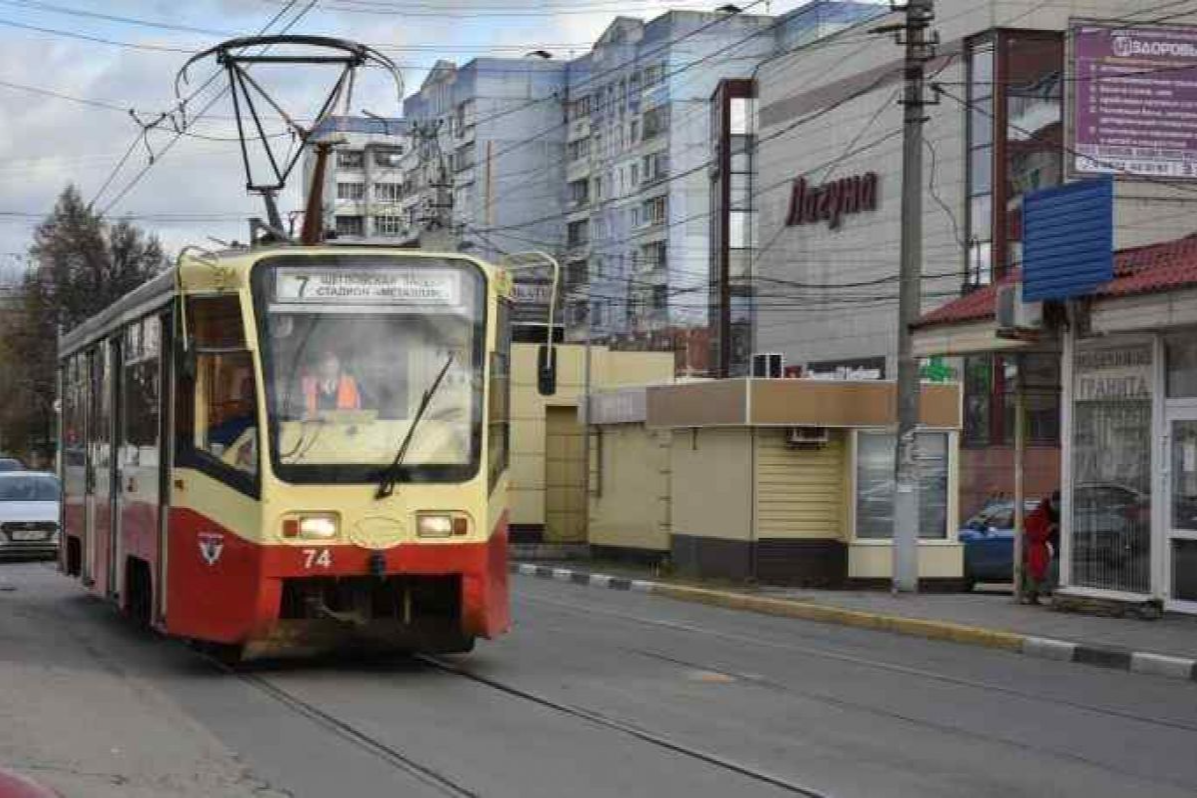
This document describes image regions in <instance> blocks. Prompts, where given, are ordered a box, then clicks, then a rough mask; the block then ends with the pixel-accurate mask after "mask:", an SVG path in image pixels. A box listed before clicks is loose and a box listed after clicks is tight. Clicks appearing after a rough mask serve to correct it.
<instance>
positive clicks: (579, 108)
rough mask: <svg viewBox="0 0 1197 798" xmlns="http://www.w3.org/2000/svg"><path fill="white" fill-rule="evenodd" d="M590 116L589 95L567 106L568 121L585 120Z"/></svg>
mask: <svg viewBox="0 0 1197 798" xmlns="http://www.w3.org/2000/svg"><path fill="white" fill-rule="evenodd" d="M588 116H590V95H589V94H587V95H586V96H585V97H579V98H578V99H576V100H574V101H573V102H572V103H570V105H569V118H570V121H573V120H575V119H585V118H586V117H588Z"/></svg>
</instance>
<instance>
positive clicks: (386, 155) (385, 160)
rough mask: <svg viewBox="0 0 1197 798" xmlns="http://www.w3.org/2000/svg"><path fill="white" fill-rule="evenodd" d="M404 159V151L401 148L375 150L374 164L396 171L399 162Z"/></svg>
mask: <svg viewBox="0 0 1197 798" xmlns="http://www.w3.org/2000/svg"><path fill="white" fill-rule="evenodd" d="M402 159H403V149H402V148H401V147H396V148H395V149H376V150H374V164H375V165H376V166H381V167H383V168H385V169H394V168H395V167H397V166H399V162H400V161H401V160H402Z"/></svg>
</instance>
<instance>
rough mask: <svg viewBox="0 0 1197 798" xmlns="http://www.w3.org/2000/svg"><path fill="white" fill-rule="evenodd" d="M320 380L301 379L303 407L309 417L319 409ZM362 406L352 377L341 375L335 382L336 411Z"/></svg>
mask: <svg viewBox="0 0 1197 798" xmlns="http://www.w3.org/2000/svg"><path fill="white" fill-rule="evenodd" d="M319 392H320V380H318V379H317V378H315V377H304V378H303V398H304V405H305V406H306V407H307V411H308V413H309V414H311V415H315V413H316V411H317V410H318V409H319V404H320V402H319ZM361 406H362V397H361V394H359V393H358V391H357V383H356V382H354V379H353V377H346V376H344V375H342V376H341V377H340V379H338V380H337V410H357V409H358V408H360V407H361Z"/></svg>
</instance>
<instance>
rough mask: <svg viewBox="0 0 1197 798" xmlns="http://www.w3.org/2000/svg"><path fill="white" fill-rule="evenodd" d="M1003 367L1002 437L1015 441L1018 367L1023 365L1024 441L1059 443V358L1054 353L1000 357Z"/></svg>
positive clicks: (1004, 439) (1052, 444) (1007, 443)
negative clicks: (1025, 436) (1025, 434)
mask: <svg viewBox="0 0 1197 798" xmlns="http://www.w3.org/2000/svg"><path fill="white" fill-rule="evenodd" d="M1000 363H1001V366H1000V367H1001V368H1002V369H1003V379H1002V388H1003V391H1002V402H1003V405H1004V408H1003V420H1002V435H1001V441H1002V443H1004V444H1005V445H1007V446H1013V445H1014V431H1015V413H1016V411H1017V407H1018V395H1017V393H1016V387H1017V384H1018V383H1017V380H1018V369H1020V368H1021V369H1022V380H1023V389H1022V390H1023V405H1024V407H1025V408H1026V416H1025V418H1026V433H1027V442H1028V443H1030V444H1032V445H1037V446H1058V445H1059V443H1060V358H1059V356H1057V355H1029V354H1028V355H1022V356H1020V357H1018V358H1014V357H1005V358H1001V360H1000Z"/></svg>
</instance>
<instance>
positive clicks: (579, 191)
mask: <svg viewBox="0 0 1197 798" xmlns="http://www.w3.org/2000/svg"><path fill="white" fill-rule="evenodd" d="M569 201H570V204H571V205H572V206H573V207H575V208H581V207H584V206H585V205H586V204H587V203H589V202H590V181H589V180H587V179H585V178H582V179H581V180H575V181H573V182H572V183H570V184H569Z"/></svg>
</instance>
